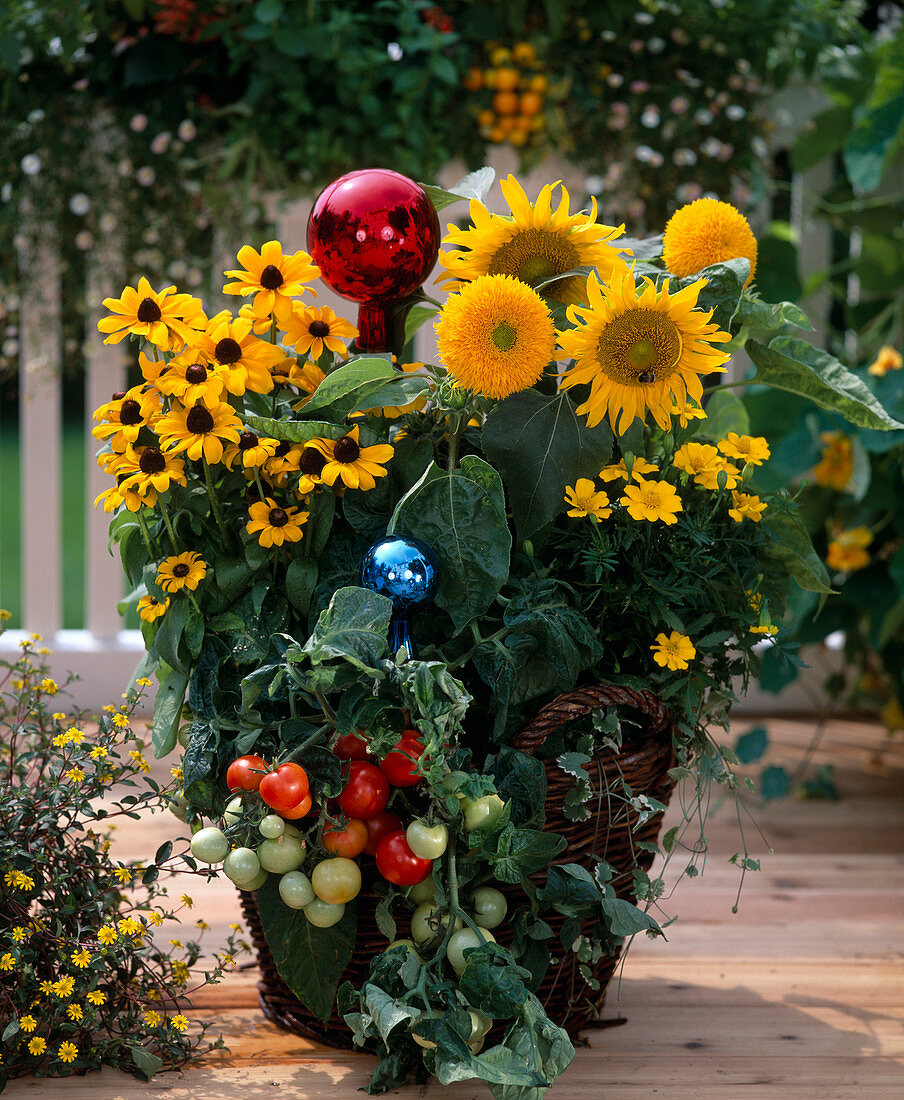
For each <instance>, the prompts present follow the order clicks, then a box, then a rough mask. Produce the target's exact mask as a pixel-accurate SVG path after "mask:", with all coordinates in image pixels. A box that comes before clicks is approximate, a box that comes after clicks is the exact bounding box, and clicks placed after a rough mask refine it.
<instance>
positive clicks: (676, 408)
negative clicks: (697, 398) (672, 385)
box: [672, 401, 706, 428]
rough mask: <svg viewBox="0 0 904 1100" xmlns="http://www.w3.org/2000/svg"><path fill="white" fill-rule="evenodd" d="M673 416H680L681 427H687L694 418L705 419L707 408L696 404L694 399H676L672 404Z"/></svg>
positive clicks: (679, 423)
mask: <svg viewBox="0 0 904 1100" xmlns="http://www.w3.org/2000/svg"><path fill="white" fill-rule="evenodd" d="M672 416H677V417H678V425H679V427H682V428H686V427H687V426H688V424H690V422H691V421H692V420H705V419H706V410H705V409H703V408H701V406H700V405H695V404H694V403H693V402H692V401H685V402H683V403H679V402H678V401H675V403H674V405H673V406H672Z"/></svg>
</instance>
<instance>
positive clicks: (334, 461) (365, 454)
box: [301, 424, 393, 489]
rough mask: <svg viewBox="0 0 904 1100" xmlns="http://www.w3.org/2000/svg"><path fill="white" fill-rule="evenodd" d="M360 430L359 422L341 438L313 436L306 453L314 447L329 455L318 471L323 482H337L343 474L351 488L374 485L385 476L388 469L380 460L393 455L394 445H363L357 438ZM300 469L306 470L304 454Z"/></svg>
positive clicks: (325, 455) (385, 459) (364, 487)
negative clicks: (377, 479)
mask: <svg viewBox="0 0 904 1100" xmlns="http://www.w3.org/2000/svg"><path fill="white" fill-rule="evenodd" d="M359 434H360V429H359V427H358V425H357V424H356V425H355V426H354V428H352V430H351V431H350V432H349V433H348V435H344V436H342V438H341V439H312V440H311V442H310V443H309V444H308V446H307V447H306V448H305V453H307V451H308V450H309V449H310V448H313V449H314V450H317V451H319V452H320V453H321V454H322V455H323V457H324V458H325V459H326V462H325V463H324V465H323V468H322V469H321V470H320V473H319V475H317V476H319V478H320V480H321V481H322V482H323V483H324V485H334V484H335V482H336V479H337V478H341V479H342V481H343V482H344V483H345V485H347V486H348V488H349V489H373V487H374V486H375V485H376V484H377V483H376V480H375V479H376V478H378V477H386V470H385V468H384V467H383V466H382V465H380V464H381V463H383V462H388V461H389V460H390V459H391V458H392V456H393V448H392V447H391V446H390V445H389V444H388V443H378V444H376V446H373V447H362V446H361V445H360V443H359V442H358V436H359ZM301 469H302V473H304V472H305V462H304V456H302V463H301Z"/></svg>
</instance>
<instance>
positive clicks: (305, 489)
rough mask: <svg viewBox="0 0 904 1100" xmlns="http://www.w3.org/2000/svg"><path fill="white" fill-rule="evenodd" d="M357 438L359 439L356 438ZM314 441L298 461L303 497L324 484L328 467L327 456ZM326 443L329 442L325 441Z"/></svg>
mask: <svg viewBox="0 0 904 1100" xmlns="http://www.w3.org/2000/svg"><path fill="white" fill-rule="evenodd" d="M356 438H357V437H356ZM318 442H319V441H318V440H316V439H314V440H312V441H311V442H310V443H308V444H307V445H306V446H305V447H304V449H303V450H302V452H301V457H300V458H299V460H298V469H299V472H300V474H301V477H300V478H299V479H298V492H299V493H301V494H302V495H304V494H307V493H310V492H312V491H313V490H314V489H315V488H316V487H317V486H318V485H322V484H323V478H322V477H321V475H322V474H323V467H324V466H326V462H327V456H326V455H325V454H324V453H323V452H322V451H321V450H320V449H319V447H318V446H317V443H318ZM323 442H324V443H326V442H329V441H328V440H324V441H323Z"/></svg>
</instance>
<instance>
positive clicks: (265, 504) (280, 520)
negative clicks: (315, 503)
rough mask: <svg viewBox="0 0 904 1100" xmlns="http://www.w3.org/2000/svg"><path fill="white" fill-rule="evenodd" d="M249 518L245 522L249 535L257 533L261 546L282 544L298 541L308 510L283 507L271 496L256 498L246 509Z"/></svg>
mask: <svg viewBox="0 0 904 1100" xmlns="http://www.w3.org/2000/svg"><path fill="white" fill-rule="evenodd" d="M248 514H249V516H251V519H250V521H249V522H248V523H246V524H245V530H246V531H247V532H248V534H249V535H257V541H258V542H259V543H260V544H261V546H282V545H283V543H285V542H298V540H299V539H300V538H301V537H302V535H303V533H304V532H303V531H302V526H303V525H304V523H305V522H306V521H307V518H308V516H309V515H310V513H309V512H302V511H300V510H299V509H298V508H283V507H282V506H281V505H279V504H277V503H276V501H275V500H274V499H273V497H266V498H265V499H264V500H258V501H256V502H255V503H254V504H252V505H251V507H250V508H249V509H248Z"/></svg>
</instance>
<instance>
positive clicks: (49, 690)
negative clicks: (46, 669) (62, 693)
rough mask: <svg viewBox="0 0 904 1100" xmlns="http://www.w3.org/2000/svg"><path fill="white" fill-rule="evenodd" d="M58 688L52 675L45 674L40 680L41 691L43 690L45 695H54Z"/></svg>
mask: <svg viewBox="0 0 904 1100" xmlns="http://www.w3.org/2000/svg"><path fill="white" fill-rule="evenodd" d="M59 690H60V689H59V685H58V684H57V682H56V680H54V679H53V677H51V676H45V677H44V679H43V680H42V681H41V691H43V692H44V694H45V695H56V693H57V692H58V691H59Z"/></svg>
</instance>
